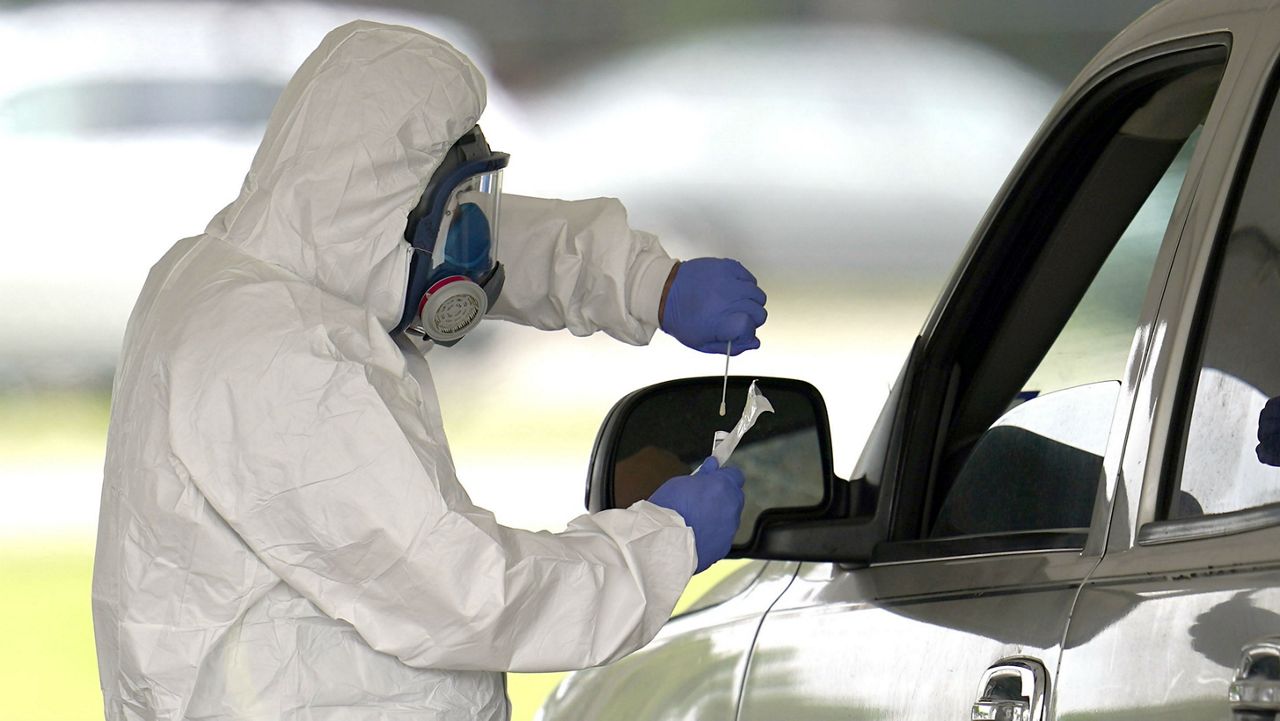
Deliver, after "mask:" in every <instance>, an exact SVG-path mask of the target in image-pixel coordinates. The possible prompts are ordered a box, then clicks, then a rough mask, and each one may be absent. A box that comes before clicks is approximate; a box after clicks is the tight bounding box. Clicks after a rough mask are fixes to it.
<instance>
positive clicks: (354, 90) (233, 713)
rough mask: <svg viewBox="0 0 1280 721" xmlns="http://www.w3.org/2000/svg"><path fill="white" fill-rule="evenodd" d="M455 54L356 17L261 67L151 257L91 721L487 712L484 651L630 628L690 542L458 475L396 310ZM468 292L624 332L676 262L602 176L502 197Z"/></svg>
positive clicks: (527, 649) (681, 582) (111, 461)
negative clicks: (398, 330)
mask: <svg viewBox="0 0 1280 721" xmlns="http://www.w3.org/2000/svg"><path fill="white" fill-rule="evenodd" d="M484 94H485V88H484V80H483V78H482V77H481V75H480V73H479V72H478V71H477V70H476V68H475V67H474V66H473V65H472V64H471V63H470V61H469V60H467V58H466V57H464V56H463V55H461V54H460V53H458V52H457V51H456V50H454V49H453V48H452V47H451V46H449V45H448V44H446V43H444V42H442V41H440V40H437V39H435V38H433V37H430V36H428V35H425V34H423V33H420V32H418V31H416V30H411V29H408V28H400V27H390V26H384V25H377V24H373V23H367V22H356V23H352V24H349V25H345V26H343V27H341V28H338V29H337V30H334V31H333V32H331V33H330V34H329V35H328V36H326V37H325V39H324V41H323V42H322V43H321V45H320V46H319V48H318V49H317V50H316V51H315V52H314V53H312V55H311V56H310V57H309V58H308V59H307V60H306V62H305V63H304V64H303V65H302V67H301V68H300V69H299V71H298V72H297V74H296V75H295V76H294V78H293V80H292V81H291V82H290V83H289V84H288V86H287V87H286V88H285V90H284V93H283V95H282V97H281V99H280V102H279V104H278V105H277V107H276V108H275V111H274V112H273V113H272V115H271V119H270V121H269V124H268V126H267V131H266V135H265V138H264V139H263V141H262V145H261V147H260V148H259V150H258V153H257V155H256V156H255V158H254V160H253V164H252V166H251V169H250V171H249V174H248V176H247V178H246V180H245V183H244V186H243V188H242V190H241V192H240V196H239V197H238V198H237V199H236V200H235V202H233V203H232V204H231V205H229V206H228V207H227V208H226V209H224V210H223V211H222V212H220V213H219V214H218V215H217V216H216V217H215V218H214V219H213V220H212V221H211V222H210V224H209V226H208V228H207V229H206V231H205V233H204V234H203V235H200V236H197V237H194V238H188V239H185V240H182V241H179V242H178V243H177V244H176V245H174V247H173V248H172V249H171V250H170V251H169V252H168V253H167V254H166V255H165V256H164V257H163V258H162V259H161V260H160V261H159V262H158V263H157V264H156V265H155V266H154V267H153V268H152V270H151V273H150V275H149V277H148V279H147V282H146V285H145V287H144V288H143V290H142V293H141V296H140V298H139V300H138V303H137V306H136V307H135V309H134V312H133V315H132V317H131V318H130V320H129V325H128V330H127V333H126V338H125V343H124V353H123V357H122V359H121V365H120V367H119V370H118V373H117V376H116V381H115V387H114V395H113V400H112V409H111V425H110V431H109V437H108V448H107V458H106V469H105V481H104V484H103V491H102V512H101V519H100V523H99V532H98V546H97V558H96V561H95V564H94V579H93V616H94V630H95V635H96V639H97V646H98V661H99V667H100V674H101V682H102V689H103V695H104V697H105V702H106V717H107V719H109V720H110V721H119V720H123V719H202V720H206V721H213V720H215V719H263V720H264V721H265V720H267V719H270V720H271V721H289V720H294V719H308V720H315V721H318V720H321V719H334V720H338V719H341V720H342V721H358V720H359V719H405V720H406V721H407V720H409V719H412V720H413V721H423V720H425V719H458V720H459V721H460V720H462V719H466V720H468V721H472V720H475V719H505V718H507V717H508V716H509V708H508V703H507V700H506V697H505V693H504V680H503V676H502V674H501V673H498V672H500V671H504V670H518V671H548V670H565V669H573V668H581V667H587V666H591V665H595V664H602V663H606V662H608V661H611V660H613V659H617V658H619V657H621V656H623V655H625V654H627V653H629V652H630V651H632V650H634V649H636V648H639V647H640V646H643V645H644V644H645V643H647V642H648V641H649V640H650V639H651V638H652V637H653V635H654V634H655V633H656V632H657V630H658V629H659V628H660V627H661V626H662V624H663V622H664V621H665V620H666V618H667V617H668V616H669V614H670V612H671V609H672V607H673V606H674V604H675V602H676V599H677V597H678V596H679V594H680V592H681V591H682V589H683V588H684V586H685V584H686V583H687V581H688V580H689V577H690V574H691V573H692V571H693V568H694V565H695V563H696V557H695V552H694V543H693V534H692V531H690V530H689V529H688V528H687V527H686V526H685V524H684V522H683V521H682V519H681V518H680V516H679V515H678V514H676V513H675V512H673V511H670V510H667V509H665V508H660V507H658V506H655V505H653V504H650V503H648V502H647V501H641V502H639V503H637V504H635V505H634V506H632V507H631V508H629V509H626V510H611V511H605V512H603V513H597V514H594V515H584V516H581V517H579V518H578V519H577V520H575V521H574V522H572V523H571V524H570V526H569V528H568V530H567V531H565V532H563V533H559V534H550V533H545V532H544V533H533V532H529V531H522V530H515V529H510V528H505V527H503V526H501V525H499V524H498V523H497V522H495V520H494V518H493V516H492V514H490V513H489V512H488V511H486V510H483V509H481V508H477V507H476V506H474V505H472V503H471V501H470V499H469V498H468V497H467V494H466V492H465V491H464V490H463V488H462V486H461V485H459V482H458V480H457V477H456V475H455V472H454V467H453V462H452V460H451V458H450V454H449V448H448V445H447V443H446V440H445V435H444V429H443V427H442V424H441V418H440V409H439V407H438V402H437V398H436V395H435V391H434V389H433V387H432V383H431V378H430V374H429V373H428V370H427V366H426V362H425V360H424V359H423V357H422V356H421V355H420V354H419V353H418V352H417V351H416V350H415V349H414V347H413V346H411V345H410V344H409V343H408V342H407V341H405V340H404V339H399V340H393V339H392V338H391V337H390V336H389V335H388V329H390V328H393V327H394V326H395V324H396V322H397V320H398V319H399V317H400V313H401V309H402V308H403V305H404V294H405V291H406V282H407V276H408V268H409V254H410V250H409V245H408V244H407V243H406V242H405V241H404V240H403V233H404V228H405V223H406V216H407V214H408V212H409V210H410V209H411V208H412V207H413V206H414V204H415V203H416V202H417V200H418V197H419V194H420V193H421V192H422V188H423V186H424V185H425V184H426V181H427V179H428V178H429V177H430V176H431V174H432V171H433V170H434V169H435V167H436V165H437V163H438V162H439V161H440V159H441V157H442V156H443V154H444V152H445V151H446V150H447V149H448V148H449V146H450V145H451V144H452V143H453V141H454V140H455V139H457V138H458V137H459V136H460V135H461V134H462V133H463V132H465V131H466V130H467V129H469V128H470V127H471V126H472V125H473V124H475V123H476V121H477V119H478V118H479V117H480V113H481V110H482V109H483V107H484ZM500 225H501V232H502V237H501V240H500V242H499V258H500V260H501V261H502V262H503V263H504V264H505V265H506V267H507V281H506V288H505V290H504V291H503V293H502V296H501V299H500V301H499V303H498V304H497V305H496V307H495V308H494V310H493V311H492V315H494V316H497V317H501V318H506V319H508V320H512V321H515V322H518V323H524V324H527V325H532V326H536V327H538V328H545V329H556V328H568V329H569V330H571V331H572V332H573V333H574V334H577V335H584V334H589V333H592V332H594V331H597V330H603V331H605V332H607V333H609V334H610V335H612V336H614V337H616V338H619V339H621V340H624V341H627V342H629V343H635V344H641V343H645V342H647V341H648V340H649V339H650V338H651V337H652V334H653V332H654V330H655V327H656V324H657V318H656V316H657V309H658V302H659V298H660V295H661V292H662V285H663V281H664V280H665V279H666V276H667V274H668V272H669V271H670V269H671V267H672V264H673V261H672V260H671V259H670V258H669V257H668V256H667V255H666V253H665V252H663V250H662V248H661V247H660V246H659V245H658V243H657V241H656V239H655V238H653V237H652V236H650V235H647V234H645V233H641V232H637V231H633V230H631V229H630V228H629V227H628V226H627V222H626V216H625V213H624V210H623V208H622V206H621V205H620V204H619V203H618V202H617V201H615V200H610V199H599V200H589V201H580V202H565V201H556V200H541V199H532V198H520V197H514V196H507V197H505V198H504V200H503V205H502V217H501V221H500Z"/></svg>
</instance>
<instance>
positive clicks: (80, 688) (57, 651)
mask: <svg viewBox="0 0 1280 721" xmlns="http://www.w3.org/2000/svg"><path fill="white" fill-rule="evenodd" d="M92 570H93V549H92V544H91V543H72V542H67V541H53V542H48V545H40V546H36V545H21V546H6V547H3V548H0V579H3V581H0V586H2V587H3V589H4V590H3V592H0V639H3V640H2V641H0V645H3V648H4V652H3V653H0V721H82V720H83V721H88V719H101V718H102V695H101V693H100V692H99V691H98V664H97V657H96V655H95V653H94V647H93V620H92V616H91V615H90V609H89V579H90V576H91V574H92Z"/></svg>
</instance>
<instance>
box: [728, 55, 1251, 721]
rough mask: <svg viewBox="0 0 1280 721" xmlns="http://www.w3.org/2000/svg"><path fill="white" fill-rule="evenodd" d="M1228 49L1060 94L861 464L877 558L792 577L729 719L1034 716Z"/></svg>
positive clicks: (1098, 535) (1100, 511)
mask: <svg viewBox="0 0 1280 721" xmlns="http://www.w3.org/2000/svg"><path fill="white" fill-rule="evenodd" d="M1228 44H1229V40H1228V38H1226V37H1225V36H1222V35H1209V36H1196V37H1191V38H1187V39H1184V40H1180V41H1175V42H1171V43H1160V44H1155V45H1152V46H1150V47H1144V48H1142V49H1140V50H1138V51H1136V52H1133V53H1129V54H1127V55H1124V56H1123V57H1119V58H1117V59H1115V60H1114V62H1107V63H1103V64H1098V63H1095V65H1098V66H1099V67H1100V68H1101V69H1100V70H1099V71H1098V72H1097V73H1096V74H1095V75H1091V76H1082V79H1081V80H1079V81H1077V83H1076V84H1074V85H1073V87H1072V89H1070V90H1069V91H1068V93H1067V95H1066V96H1065V97H1064V100H1063V101H1062V102H1061V103H1060V104H1059V107H1058V108H1057V109H1056V110H1055V113H1054V114H1053V115H1051V117H1050V120H1049V122H1048V123H1046V126H1045V128H1044V129H1042V131H1041V133H1040V134H1039V135H1038V136H1037V139H1036V141H1034V142H1033V144H1032V147H1031V149H1030V150H1029V151H1028V153H1027V154H1026V155H1025V156H1024V159H1023V161H1021V163H1020V165H1019V167H1018V168H1017V169H1016V170H1015V172H1014V175H1013V176H1012V177H1011V179H1010V181H1009V182H1008V183H1007V184H1006V187H1005V189H1004V190H1003V191H1002V194H1001V196H1000V197H999V198H997V201H996V203H995V204H994V205H993V208H992V211H991V212H990V213H989V214H988V217H987V218H986V219H985V220H984V222H983V226H982V227H980V229H979V232H978V234H977V235H976V236H975V241H974V243H973V245H972V246H971V248H970V250H969V251H968V252H967V255H966V257H965V259H964V260H963V261H962V271H961V272H960V273H959V274H958V275H957V277H956V278H955V279H954V280H953V282H952V284H951V286H950V287H949V288H948V290H947V291H946V292H945V293H944V296H943V299H942V300H941V302H940V303H939V306H938V308H937V309H935V311H934V314H933V315H932V316H931V319H930V321H929V322H928V324H927V325H926V327H925V329H924V331H923V333H922V336H921V339H920V341H919V343H918V344H917V347H916V349H915V350H914V351H913V353H912V356H911V358H910V359H909V361H908V366H907V370H906V371H905V372H904V375H903V377H902V379H901V380H900V387H899V388H898V389H897V390H896V392H895V398H897V399H898V405H897V407H896V408H890V409H888V410H887V412H886V414H885V415H884V416H882V421H881V424H880V425H879V426H878V427H877V430H876V432H874V433H873V441H872V443H871V444H870V445H869V446H868V449H867V451H866V452H865V453H864V456H863V459H862V461H860V463H859V465H860V469H861V473H856V474H855V475H859V476H862V478H861V479H860V480H861V481H862V482H865V483H869V484H871V485H873V486H878V487H879V488H880V489H881V493H880V497H879V510H880V511H881V512H885V513H887V518H888V519H889V526H888V529H887V535H888V539H887V541H885V542H883V543H881V544H880V545H879V546H878V547H877V548H876V549H875V551H874V554H873V557H872V559H871V563H870V565H869V566H867V567H862V568H850V567H844V566H841V565H839V564H836V563H825V562H814V563H806V564H803V565H802V566H801V569H800V571H799V573H798V575H797V577H796V580H795V581H794V582H792V584H791V585H790V587H789V588H788V589H787V590H786V591H785V592H784V593H783V595H782V597H781V598H780V599H779V600H778V601H777V603H775V604H774V605H773V607H772V608H771V609H770V611H769V613H768V614H767V616H766V617H765V620H764V623H763V624H762V625H761V627H760V631H759V634H758V637H757V641H756V644H755V647H754V649H753V651H752V655H751V658H750V660H749V663H748V669H747V675H746V681H745V684H744V696H743V700H742V705H741V710H740V713H739V719H742V720H743V721H764V720H766V719H768V720H773V719H778V718H805V719H878V720H885V721H889V720H893V719H903V720H906V719H911V720H916V719H961V718H964V719H968V718H971V717H972V718H1025V719H1042V718H1046V716H1045V713H1046V712H1047V705H1048V700H1049V698H1050V694H1051V691H1052V689H1053V686H1054V683H1055V678H1054V676H1055V673H1056V671H1057V665H1058V661H1059V655H1060V652H1061V639H1062V636H1063V633H1064V632H1065V631H1066V629H1067V625H1068V619H1069V618H1070V617H1071V611H1072V608H1073V604H1074V601H1075V598H1076V594H1077V592H1078V591H1079V588H1080V586H1081V584H1082V583H1083V582H1084V580H1085V579H1086V578H1087V577H1088V576H1089V574H1090V573H1091V572H1092V570H1093V569H1094V568H1095V566H1096V565H1097V564H1098V562H1099V560H1100V558H1101V555H1102V554H1101V549H1102V542H1103V539H1104V538H1105V534H1106V531H1107V523H1108V518H1109V515H1110V514H1109V511H1110V505H1111V499H1112V498H1113V497H1114V488H1115V487H1116V483H1117V472H1116V471H1117V468H1118V461H1119V458H1120V454H1121V451H1122V449H1123V439H1124V433H1123V429H1124V428H1126V427H1127V425H1128V422H1129V415H1130V409H1131V407H1132V400H1133V393H1134V391H1135V385H1136V382H1137V378H1136V377H1135V375H1134V374H1133V373H1131V372H1130V369H1132V368H1136V367H1141V366H1142V364H1143V363H1144V362H1145V360H1146V355H1147V352H1148V348H1149V343H1148V338H1149V333H1147V332H1146V331H1145V329H1146V328H1148V327H1149V326H1150V324H1151V322H1152V320H1153V317H1154V314H1155V312H1156V309H1157V308H1158V301H1159V298H1160V294H1161V292H1162V289H1163V287H1164V284H1165V280H1166V278H1167V275H1168V272H1169V267H1170V264H1171V262H1172V258H1173V255H1174V253H1173V249H1174V247H1175V246H1176V244H1177V239H1178V237H1179V233H1180V231H1181V228H1182V223H1183V221H1184V219H1185V218H1186V213H1187V210H1188V207H1189V198H1190V197H1191V196H1192V195H1193V193H1194V188H1195V185H1196V183H1195V179H1196V177H1197V176H1198V173H1199V168H1200V165H1201V163H1202V162H1203V159H1202V155H1203V153H1202V152H1200V151H1199V143H1200V142H1201V140H1202V139H1203V138H1205V137H1206V136H1207V135H1209V134H1211V133H1212V132H1213V122H1212V118H1213V117H1214V115H1213V114H1212V113H1211V112H1210V109H1211V108H1213V107H1216V106H1215V105H1214V98H1215V96H1216V94H1217V91H1218V88H1219V85H1220V81H1221V79H1222V74H1223V69H1224V67H1225V63H1226V59H1227V56H1228V54H1229V50H1228ZM1103 66H1105V67H1103ZM1206 119H1209V122H1208V123H1207V124H1206ZM830 400H831V402H837V401H836V400H835V399H830ZM1117 429H1119V430H1117ZM1019 709H1020V710H1019ZM1016 714H1025V715H1016Z"/></svg>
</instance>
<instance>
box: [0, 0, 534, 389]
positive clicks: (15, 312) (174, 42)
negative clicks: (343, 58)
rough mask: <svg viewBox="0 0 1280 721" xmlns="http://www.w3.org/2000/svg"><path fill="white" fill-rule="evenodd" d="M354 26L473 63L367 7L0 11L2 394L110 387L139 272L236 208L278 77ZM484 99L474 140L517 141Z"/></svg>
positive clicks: (217, 5) (446, 26) (459, 41)
mask: <svg viewBox="0 0 1280 721" xmlns="http://www.w3.org/2000/svg"><path fill="white" fill-rule="evenodd" d="M357 18H363V19H369V20H379V21H383V22H389V23H396V24H402V25H410V26H413V27H417V28H419V29H422V30H425V31H427V32H431V33H433V34H436V35H439V36H441V37H444V38H446V39H448V40H449V41H450V42H452V43H453V44H455V45H456V46H458V47H459V48H460V49H462V50H463V51H464V52H466V53H467V54H468V55H470V56H471V57H472V58H473V59H475V60H476V62H477V64H479V65H480V66H481V67H482V69H483V68H484V66H485V55H486V53H485V51H484V49H483V48H482V47H481V46H480V45H479V43H478V42H477V41H476V40H475V38H474V37H473V36H472V35H471V34H470V32H469V31H468V30H466V29H465V28H463V27H461V26H459V25H457V24H455V23H453V22H451V21H448V20H447V19H442V18H439V17H435V16H427V15H422V14H417V13H412V12H405V11H401V10H390V9H380V8H377V7H370V6H353V5H336V4H320V3H307V2H267V3H253V4H246V3H227V2H182V3H169V2H105V3H57V4H46V5H37V6H32V7H30V8H24V9H20V10H11V11H8V12H3V13H0V65H2V66H3V67H4V68H5V72H4V73H2V74H0V158H3V159H4V161H3V163H0V195H2V197H4V199H5V200H4V208H5V212H4V213H3V214H0V287H2V288H4V297H5V302H4V304H3V307H2V308H0V349H2V350H0V383H4V382H6V381H8V382H15V381H27V382H33V383H36V384H39V383H53V384H55V385H65V384H67V383H69V382H71V383H74V382H76V381H78V380H94V379H102V378H109V377H110V374H111V372H112V370H113V368H114V363H115V357H116V354H117V353H118V352H119V345H120V340H121V337H122V334H123V330H124V323H125V321H126V319H127V318H128V315H129V309H130V308H131V307H132V305H133V301H134V299H135V297H136V295H137V291H138V289H139V288H141V285H142V281H143V279H144V278H145V277H146V273H147V271H148V269H149V268H150V266H151V264H152V263H153V262H155V261H156V260H157V259H158V258H159V257H160V256H161V255H162V254H163V253H164V251H165V250H166V249H167V248H168V247H169V246H170V245H172V244H173V243H174V242H175V241H176V240H177V239H179V238H182V237H185V236H190V235H195V234H198V233H200V232H201V231H202V230H203V229H204V225H205V223H206V222H208V220H209V219H210V218H211V217H212V216H213V215H214V214H215V213H216V212H217V211H218V210H219V209H221V208H222V207H223V206H224V205H226V204H227V203H229V202H230V201H231V200H233V199H234V198H235V196H236V194H237V193H238V192H239V188H240V184H241V182H242V181H243V178H244V174H245V172H246V171H247V170H248V167H249V162H250V160H251V159H252V157H253V153H254V150H255V149H256V147H257V144H258V141H259V140H260V139H261V136H262V130H263V128H264V126H265V123H266V119H267V116H268V114H269V113H270V111H271V108H272V106H273V105H274V103H275V100H276V98H277V96H278V95H279V93H280V90H281V89H282V88H283V87H284V84H285V83H286V82H287V81H288V79H289V78H290V76H292V74H293V72H294V70H295V69H296V68H297V67H298V65H299V64H300V63H301V62H302V60H303V59H304V58H305V57H306V55H307V54H308V53H309V52H310V51H311V50H312V49H314V48H315V46H316V45H317V44H318V43H319V42H320V39H321V38H322V37H323V36H324V34H325V33H326V32H328V31H329V30H331V29H333V28H334V27H337V26H338V25H341V24H343V23H346V22H349V21H351V20H354V19H357ZM489 98H490V109H489V111H488V112H487V113H486V115H485V120H486V126H492V128H493V130H491V131H490V132H493V133H496V134H500V135H505V136H512V135H515V134H518V131H517V130H516V129H514V128H512V126H517V125H518V122H517V121H515V120H514V111H513V109H512V106H513V103H512V101H511V100H510V98H509V97H508V96H507V94H506V93H505V92H504V91H503V90H502V89H501V88H497V87H494V86H493V85H492V84H491V85H490V89H489ZM193 322H199V320H198V319H193ZM72 348H74V351H73V352H69V351H71V349H72Z"/></svg>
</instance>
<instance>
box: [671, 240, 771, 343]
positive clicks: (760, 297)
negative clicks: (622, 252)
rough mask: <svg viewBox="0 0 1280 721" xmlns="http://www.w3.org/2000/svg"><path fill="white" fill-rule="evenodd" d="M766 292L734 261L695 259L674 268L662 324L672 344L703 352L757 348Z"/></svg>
mask: <svg viewBox="0 0 1280 721" xmlns="http://www.w3.org/2000/svg"><path fill="white" fill-rule="evenodd" d="M764 302H765V294H764V291H762V290H760V287H759V286H758V285H756V278H755V276H753V275H751V273H750V271H748V270H747V269H746V268H744V267H743V266H742V264H741V263H739V262H738V261H736V260H730V259H727V258H694V259H693V260H687V261H685V262H683V263H681V264H680V265H679V266H677V268H676V272H675V279H674V280H672V281H671V288H670V289H669V290H668V291H667V294H666V296H665V297H664V299H663V305H662V311H661V319H660V325H661V326H662V330H664V331H666V332H667V333H669V334H671V335H673V336H675V338H676V340H678V341H680V342H681V343H683V344H685V345H687V346H689V347H690V348H693V349H694V350H700V351H702V352H703V353H723V352H724V351H725V344H726V343H728V342H729V341H733V352H732V355H738V354H739V353H741V352H743V351H746V350H751V349H752V348H759V347H760V339H758V338H756V328H759V327H760V326H761V325H764V321H765V318H766V317H768V313H766V312H765V310H764Z"/></svg>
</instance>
